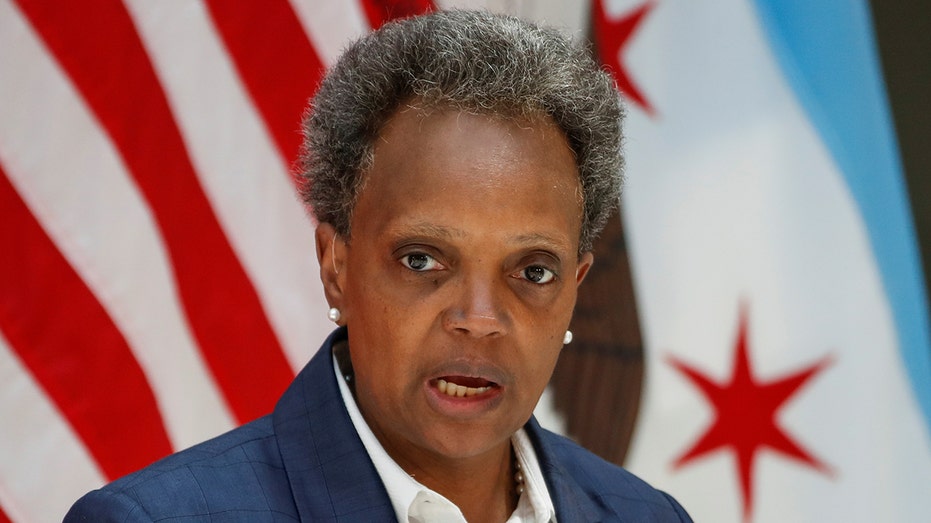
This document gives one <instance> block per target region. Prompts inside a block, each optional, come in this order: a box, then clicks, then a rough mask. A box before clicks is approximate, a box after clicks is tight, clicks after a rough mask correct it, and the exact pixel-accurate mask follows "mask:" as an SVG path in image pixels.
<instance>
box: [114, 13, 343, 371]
mask: <svg viewBox="0 0 931 523" xmlns="http://www.w3.org/2000/svg"><path fill="white" fill-rule="evenodd" d="M126 4H127V7H128V9H129V11H130V14H131V16H132V17H133V19H134V21H135V23H136V26H137V28H138V30H139V33H140V37H141V38H142V40H143V43H144V45H145V47H146V49H147V51H148V53H149V56H150V57H151V59H152V61H153V63H154V65H155V68H156V74H157V75H158V77H159V79H160V81H161V83H162V86H163V88H164V89H165V92H166V95H167V97H168V100H169V104H170V106H171V108H172V112H173V114H174V116H175V119H176V121H177V122H178V125H179V128H180V130H181V134H182V136H183V137H184V140H185V144H186V145H187V147H188V150H189V152H190V155H191V161H192V162H193V164H194V166H195V168H196V171H197V174H198V176H199V179H200V182H201V185H202V187H203V188H204V190H205V192H206V193H207V197H208V198H209V200H210V203H211V205H212V206H213V209H214V212H215V213H216V214H217V217H218V219H219V221H220V224H221V225H222V227H223V230H224V232H225V233H226V236H227V238H229V241H230V244H231V245H232V247H233V250H234V252H235V253H236V255H237V256H238V257H239V259H240V260H241V262H242V264H243V266H244V268H245V270H246V272H247V273H248V275H249V277H250V279H251V280H252V283H253V285H255V288H256V291H257V292H258V294H259V298H260V300H261V303H262V305H263V307H264V309H265V312H266V314H267V315H268V318H269V321H270V323H271V324H272V326H273V328H274V329H275V332H276V334H277V335H278V337H279V340H280V341H281V343H282V345H283V348H284V350H285V353H286V356H287V358H288V361H289V363H290V365H291V367H292V368H293V369H294V370H295V371H297V370H300V369H301V368H302V367H303V366H304V365H305V364H306V363H307V361H308V360H309V359H310V356H311V355H313V352H314V351H315V350H316V349H317V347H318V346H319V345H320V342H322V340H323V338H324V337H325V336H326V334H327V333H328V332H329V331H330V330H332V327H333V326H332V324H330V323H329V322H328V321H327V319H326V303H325V301H324V298H323V288H322V285H321V283H320V278H319V276H318V272H319V271H318V267H317V259H316V251H315V247H314V235H313V229H314V225H313V224H312V222H311V220H310V218H309V217H308V216H307V214H306V213H305V211H304V208H303V206H302V205H301V203H300V202H299V198H298V196H297V192H296V189H295V186H294V183H293V182H292V178H291V175H290V172H289V169H288V166H287V165H286V164H285V162H284V160H283V159H282V158H281V156H280V155H279V154H278V152H277V150H276V149H275V147H274V145H273V143H272V142H271V138H270V136H269V135H268V133H267V132H266V130H265V127H264V125H263V123H262V120H261V119H260V117H259V116H258V114H257V112H256V111H255V108H254V106H253V105H252V103H251V101H250V99H249V97H248V94H247V93H246V92H245V90H244V88H243V86H242V84H241V83H240V81H239V79H238V77H237V76H236V72H235V69H234V67H233V65H232V63H231V61H230V59H229V56H228V55H227V54H226V51H225V48H224V47H223V45H222V43H221V41H220V39H219V35H218V34H216V32H215V31H214V26H213V24H212V23H211V21H210V19H209V15H208V14H207V12H206V7H205V6H203V5H202V4H197V5H196V6H193V5H192V6H190V8H189V9H187V10H185V11H184V13H178V12H177V9H176V8H175V6H174V5H173V4H164V3H159V2H147V1H141V0H131V1H128V2H127V3H126ZM192 53H194V55H193V56H192ZM205 86H208V87H207V88H205ZM295 132H297V131H296V130H295ZM308 313H309V314H308Z"/></svg>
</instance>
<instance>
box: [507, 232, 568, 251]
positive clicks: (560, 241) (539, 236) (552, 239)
mask: <svg viewBox="0 0 931 523" xmlns="http://www.w3.org/2000/svg"><path fill="white" fill-rule="evenodd" d="M510 240H511V241H512V242H514V243H516V244H518V245H526V246H531V247H533V246H539V245H544V246H546V247H548V248H550V249H553V250H558V249H569V248H570V247H571V246H570V243H571V242H569V240H568V238H564V237H562V236H550V235H548V234H543V233H529V234H521V235H518V236H514V237H512V238H510Z"/></svg>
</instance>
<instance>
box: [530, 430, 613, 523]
mask: <svg viewBox="0 0 931 523" xmlns="http://www.w3.org/2000/svg"><path fill="white" fill-rule="evenodd" d="M524 428H525V429H526V430H527V434H528V436H530V440H531V441H532V442H533V444H534V447H535V448H536V451H537V459H538V460H539V461H540V470H541V471H543V476H544V478H545V479H546V488H548V489H549V491H550V497H551V498H552V499H553V506H555V507H556V520H557V521H586V522H596V521H601V516H600V512H601V511H600V510H599V509H598V507H597V505H595V502H594V501H592V499H591V497H589V496H588V495H587V494H586V493H585V491H584V490H583V489H582V487H581V486H580V485H579V484H578V483H577V482H576V481H575V479H574V478H573V477H572V476H571V475H570V474H569V473H568V472H567V471H566V469H565V468H564V467H563V466H562V464H561V463H560V461H559V456H558V453H557V452H556V450H555V448H554V447H553V445H551V444H550V441H549V440H548V436H547V434H546V433H545V432H544V430H543V428H542V427H540V424H539V423H538V422H537V420H536V418H530V421H529V422H527V424H526V425H525V426H524Z"/></svg>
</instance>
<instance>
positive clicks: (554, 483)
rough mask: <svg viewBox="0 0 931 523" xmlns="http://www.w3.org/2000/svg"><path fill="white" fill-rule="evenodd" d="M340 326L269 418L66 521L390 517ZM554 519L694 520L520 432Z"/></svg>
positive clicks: (82, 505)
mask: <svg viewBox="0 0 931 523" xmlns="http://www.w3.org/2000/svg"><path fill="white" fill-rule="evenodd" d="M345 335H346V334H345V329H338V330H337V331H335V332H334V333H333V334H331V335H330V337H329V338H328V339H327V341H326V342H325V343H324V345H323V347H322V348H321V350H320V351H318V353H317V355H316V356H314V357H313V358H312V359H311V360H310V362H309V363H308V364H307V366H306V367H304V369H303V370H302V371H301V372H300V374H298V376H297V377H296V378H295V379H294V382H293V383H292V384H291V385H290V387H289V388H288V390H287V391H286V392H285V393H284V395H283V396H282V397H281V399H280V400H279V401H278V404H277V406H276V407H275V410H274V412H273V413H272V414H270V415H268V416H265V417H262V418H259V419H257V420H255V421H253V422H252V423H249V424H246V425H243V426H242V427H239V428H237V429H234V430H232V431H230V432H227V433H226V434H223V435H222V436H219V437H216V438H214V439H211V440H208V441H206V442H204V443H201V444H198V445H195V446H194V447H191V448H189V449H187V450H183V451H181V452H178V453H177V454H173V455H171V456H168V457H167V458H165V459H162V460H160V461H157V462H155V463H153V464H152V465H150V466H148V467H146V468H144V469H142V470H140V471H138V472H135V473H133V474H130V475H128V476H126V477H123V478H121V479H118V480H116V481H114V482H113V483H110V484H109V485H107V486H105V487H103V488H101V489H100V490H95V491H93V492H90V493H88V494H87V495H85V496H84V497H82V498H81V499H79V500H78V501H77V503H75V505H74V506H73V507H72V508H71V510H70V511H69V512H68V514H67V515H66V516H65V522H66V523H70V522H77V521H95V522H97V521H113V522H116V521H119V522H131V521H166V520H168V521H171V522H172V523H184V522H195V521H198V522H199V521H212V522H214V521H229V522H233V521H243V522H246V521H248V522H262V521H332V522H336V521H345V522H360V521H378V522H380V521H395V514H394V509H393V508H392V506H391V501H390V500H389V498H388V493H387V491H386V490H385V487H384V485H383V484H382V482H381V479H380V478H379V476H378V473H377V472H376V471H375V466H374V465H373V464H372V461H371V460H370V459H369V456H368V453H367V452H366V450H365V447H364V446H363V445H362V441H361V440H360V439H359V436H358V434H357V433H356V431H355V429H354V428H353V426H352V421H351V420H350V418H349V413H348V412H347V410H346V407H345V405H344V404H343V400H342V397H341V396H340V392H339V386H338V384H337V382H336V376H335V374H334V372H333V364H332V356H331V353H332V347H333V344H334V342H336V341H338V340H340V339H344V338H345ZM526 430H527V433H528V434H529V436H530V439H531V441H533V444H534V447H535V448H536V451H537V456H538V458H539V460H540V467H541V469H542V471H543V474H544V476H545V478H546V485H547V487H548V488H549V491H550V496H552V498H553V503H554V505H555V507H556V517H557V519H558V520H559V521H560V523H572V522H582V521H584V522H589V521H631V522H667V521H668V522H673V521H691V519H690V518H689V516H688V515H687V514H686V513H685V511H684V510H683V509H682V507H681V506H679V504H678V503H677V502H676V501H675V500H674V499H673V498H672V497H670V496H669V495H667V494H665V493H663V492H660V491H658V490H655V489H653V488H652V487H650V486H649V485H647V484H646V483H645V482H643V481H642V480H640V479H638V478H637V477H635V476H634V475H633V474H631V473H629V472H627V471H626V470H624V469H622V468H620V467H617V466H615V465H612V464H610V463H607V462H606V461H603V460H602V459H600V458H598V457H597V456H595V455H594V454H592V453H590V452H588V451H586V450H584V449H583V448H581V447H579V446H578V445H576V444H575V443H573V442H572V441H570V440H568V439H566V438H563V437H561V436H558V435H556V434H553V433H552V432H549V431H547V430H544V429H542V428H541V427H540V425H539V424H538V423H537V422H536V421H535V420H533V419H531V420H530V421H529V422H528V423H527V426H526Z"/></svg>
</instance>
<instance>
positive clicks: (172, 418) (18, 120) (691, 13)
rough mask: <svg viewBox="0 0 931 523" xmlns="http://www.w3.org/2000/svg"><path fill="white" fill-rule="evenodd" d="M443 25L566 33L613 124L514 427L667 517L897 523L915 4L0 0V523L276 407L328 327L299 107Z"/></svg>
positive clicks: (904, 440) (910, 432)
mask: <svg viewBox="0 0 931 523" xmlns="http://www.w3.org/2000/svg"><path fill="white" fill-rule="evenodd" d="M450 7H465V8H487V9H492V10H496V11H500V12H506V13H510V14H513V15H516V16H520V17H522V18H525V19H529V20H535V21H540V22H544V23H547V24H549V25H554V26H557V27H558V28H560V29H561V30H563V31H565V32H566V33H567V34H570V35H572V37H573V38H575V39H577V40H578V41H580V42H584V43H586V44H589V45H591V49H592V52H593V54H594V56H595V57H596V59H598V60H599V61H600V62H601V63H603V64H604V66H605V67H606V68H607V69H608V70H610V71H611V72H612V73H613V74H614V76H615V78H616V80H617V83H618V86H619V88H620V90H621V91H622V92H623V96H624V98H625V100H626V103H627V107H628V114H627V118H626V122H625V124H624V125H625V136H626V143H625V155H626V169H625V175H626V180H627V183H626V187H625V192H624V195H623V197H622V202H621V212H620V215H619V216H618V219H616V220H614V221H612V222H611V223H610V224H609V226H608V227H607V229H606V230H605V233H604V234H603V236H602V238H601V239H600V240H599V243H598V244H597V245H596V248H595V257H596V263H595V267H594V269H593V271H592V273H591V274H590V276H589V277H588V279H587V280H586V282H585V283H584V285H583V288H582V290H581V293H580V298H579V303H578V306H577V309H576V314H575V317H574V320H573V325H572V330H573V332H574V333H575V341H573V343H572V344H570V345H569V346H567V348H566V349H565V350H564V352H563V355H562V356H561V358H560V362H559V364H558V367H557V369H556V372H555V374H554V376H553V380H552V383H551V387H550V388H549V390H548V391H547V393H546V394H545V395H544V398H543V399H542V400H541V403H540V406H539V407H538V409H537V416H538V417H539V418H540V419H541V422H542V423H543V424H544V425H545V426H547V427H549V428H551V429H553V430H556V431H559V432H562V433H564V434H566V435H568V436H570V437H572V438H574V439H576V440H577V441H579V442H580V443H582V444H583V445H585V446H586V447H588V448H589V449H591V450H592V451H594V452H596V453H597V454H599V455H601V456H602V457H603V458H605V459H607V460H609V461H613V462H615V463H618V464H621V465H624V466H626V467H628V468H630V469H631V470H633V471H634V472H635V473H637V474H638V475H641V476H642V477H644V478H645V479H647V480H648V481H650V482H651V483H652V484H654V485H655V486H657V487H658V488H661V489H663V490H666V491H667V492H670V493H671V494H673V495H674V496H675V497H676V498H677V499H679V500H680V501H681V502H682V504H683V505H684V506H685V507H686V508H687V509H688V510H689V512H690V513H691V514H692V516H693V517H694V518H695V520H696V521H716V522H717V521H720V522H728V521H744V522H749V521H753V522H775V521H779V522H782V521H799V522H804V521H812V522H814V521H838V520H840V521H877V520H882V521H916V522H917V521H925V520H926V519H927V514H928V513H929V511H931V499H929V498H928V496H927V492H926V490H927V485H929V484H931V432H929V429H931V339H929V329H928V305H927V295H928V294H927V279H926V277H925V276H924V275H926V274H929V270H931V267H929V265H928V264H929V262H931V251H929V250H931V203H929V198H928V196H927V195H928V194H931V193H929V191H931V182H929V180H928V177H927V173H929V172H931V158H929V156H931V152H929V147H928V143H929V140H928V129H931V104H929V101H928V97H927V94H926V93H928V92H931V30H929V29H931V28H929V24H931V6H929V5H928V3H927V2H921V1H918V0H910V1H903V2H885V3H883V2H878V1H874V2H872V3H868V2H863V1H854V0H825V1H820V2H799V1H777V0H722V1H719V2H715V3H713V4H712V3H695V2H680V1H676V0H592V1H581V0H580V1H578V2H564V1H556V0H509V1H508V0H471V1H468V0H461V1H458V0H436V1H435V2H432V1H430V0H354V1H350V2H345V1H342V0H291V1H286V0H277V1H263V2H253V1H246V2H237V3H230V2H219V1H209V0H207V1H203V2H195V1H193V0H192V1H184V2H147V1H145V0H124V1H120V0H93V1H88V2H79V3H55V2H45V1H41V0H16V1H12V0H0V242H2V246H0V522H2V521H16V522H42V521H59V520H60V519H61V517H62V516H63V514H64V513H65V511H66V510H67V508H68V507H69V506H70V504H71V503H72V502H73V501H74V500H75V499H76V498H77V497H79V496H80V495H81V494H83V493H84V492H86V491H87V490H90V489H93V488H97V487H99V486H100V485H102V484H104V483H105V482H107V481H110V480H113V479H115V478H117V477H119V476H121V475H123V474H126V473H128V472H131V471H132V470H135V469H137V468H140V467H142V466H145V465H146V464H148V463H150V462H152V461H153V460H155V459H158V458H159V457H162V456H164V455H166V454H168V453H170V452H172V451H175V450H180V449H182V448H185V447H187V446H190V445H192V444H194V443H197V442H199V441H202V440H204V439H206V438H209V437H211V436H213V435H216V434H219V433H221V432H223V431H225V430H228V429H230V428H232V427H234V426H236V425H238V424H241V423H244V422H247V421H249V420H251V419H254V418H256V417H258V416H261V415H263V414H265V413H267V412H269V411H270V410H271V408H272V407H273V406H274V403H275V401H276V399H277V397H278V396H279V395H280V393H281V392H282V391H283V389H284V388H285V387H286V386H287V384H288V382H289V381H290V379H291V378H292V377H293V375H294V373H296V372H297V371H298V370H299V369H300V368H301V367H302V366H303V365H304V363H305V362H306V361H307V360H308V359H309V358H310V356H311V355H312V354H313V352H314V351H315V350H316V348H317V347H318V346H319V344H320V343H321V342H322V340H323V339H324V338H325V336H326V335H327V334H328V333H329V332H330V330H331V327H332V325H331V324H330V323H329V322H328V321H327V320H326V304H325V301H324V299H323V293H322V290H321V288H320V285H319V280H318V277H317V266H316V260H315V255H314V247H313V227H314V224H313V223H312V221H311V219H310V218H309V215H308V213H307V210H306V209H304V208H303V206H302V205H301V204H300V203H299V202H298V200H297V198H296V192H295V184H296V182H295V179H294V171H293V166H294V162H295V159H296V156H297V153H298V151H299V147H300V140H301V136H300V131H299V125H300V118H301V115H302V114H303V111H304V108H305V107H306V102H307V99H308V97H310V96H311V95H312V93H313V90H314V88H315V87H316V85H317V82H318V81H319V78H320V75H321V74H322V71H323V70H324V69H325V67H326V66H328V65H329V64H332V63H333V62H334V61H335V59H336V58H337V56H338V55H339V53H340V51H341V49H342V48H343V47H344V46H345V45H346V44H347V42H349V41H351V40H352V39H354V38H356V37H358V36H360V35H362V34H364V33H365V32H367V31H369V30H371V29H372V28H377V27H378V26H380V25H381V24H383V23H385V22H387V21H389V20H390V19H392V18H396V17H403V16H408V15H412V14H417V13H420V12H424V11H426V10H429V9H435V8H450ZM922 260H923V261H922Z"/></svg>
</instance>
